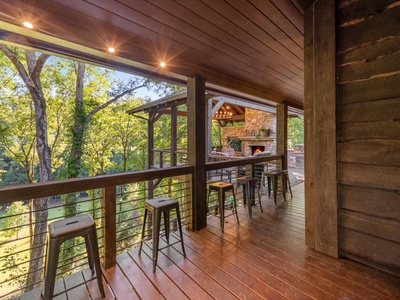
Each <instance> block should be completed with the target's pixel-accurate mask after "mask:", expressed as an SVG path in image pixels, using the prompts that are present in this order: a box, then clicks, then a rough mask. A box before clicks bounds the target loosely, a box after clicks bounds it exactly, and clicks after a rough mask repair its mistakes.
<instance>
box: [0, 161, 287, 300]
mask: <svg viewBox="0 0 400 300" xmlns="http://www.w3.org/2000/svg"><path fill="white" fill-rule="evenodd" d="M281 160H282V156H280V155H276V156H269V157H262V158H243V159H240V160H234V161H221V162H211V163H207V164H206V169H205V171H206V172H207V174H214V175H213V176H216V177H215V178H214V179H215V180H224V181H229V178H228V176H227V174H225V173H223V174H222V178H221V173H218V171H219V170H224V169H230V168H234V169H235V170H237V171H235V172H234V174H232V175H231V178H230V180H232V181H234V180H235V178H236V177H237V176H239V175H244V174H254V172H256V173H257V171H254V170H256V166H257V164H260V163H269V162H271V161H281ZM194 170H195V169H194V167H193V166H190V165H189V166H187V165H186V166H177V167H171V168H163V169H152V170H145V171H137V172H128V173H120V174H112V175H102V176H96V177H86V178H74V179H66V180H58V181H50V182H44V183H37V184H27V185H19V186H10V187H4V188H1V189H0V205H2V206H4V207H7V209H4V210H2V211H1V215H0V299H9V298H12V297H14V296H15V295H18V294H20V293H25V292H27V291H29V290H30V289H33V288H36V287H38V286H40V285H41V280H42V279H43V270H44V269H43V266H44V265H43V261H44V253H45V252H44V251H42V252H39V253H41V254H40V256H39V257H34V258H31V253H32V251H33V250H35V249H39V248H43V249H44V248H45V242H44V243H42V244H38V245H33V244H32V241H33V238H34V237H35V234H34V232H35V230H34V227H35V226H43V224H42V222H38V221H37V220H35V217H34V216H35V214H37V213H43V212H47V214H48V217H47V222H46V226H45V227H46V229H47V223H49V222H52V221H55V220H58V219H60V218H65V217H68V215H69V214H71V212H72V215H73V214H78V215H79V214H90V215H92V216H93V218H94V220H95V221H96V226H97V235H98V240H99V252H100V257H101V260H102V264H103V266H104V268H105V269H108V268H111V267H112V266H114V265H115V263H116V257H117V255H118V254H120V253H123V252H126V251H128V250H130V249H132V248H134V247H136V246H137V245H138V243H139V239H140V233H141V228H142V215H143V212H144V201H145V200H146V199H148V198H150V197H151V198H154V197H159V196H169V197H172V198H174V199H176V200H178V202H179V205H180V214H181V220H182V225H183V226H187V227H189V229H190V227H191V226H192V225H193V224H192V220H193V219H194V216H192V211H193V209H192V204H193V199H192V198H193V187H195V186H196V184H197V183H196V182H193V181H192V175H193V174H194ZM243 172H244V173H243ZM150 182H151V184H149V183H150ZM197 188H199V187H197ZM204 188H205V187H204ZM46 197H47V199H48V200H47V204H48V207H47V208H46V209H45V210H46V211H35V210H34V207H35V206H34V205H33V204H34V203H35V201H41V199H44V198H46ZM11 206H14V207H12V208H10V207H11ZM11 221H12V222H11ZM170 221H171V223H172V227H173V228H174V229H173V231H174V230H176V228H177V221H176V216H175V215H174V213H173V212H171V216H170ZM150 224H151V218H149V223H148V224H146V231H145V233H146V235H145V239H149V238H151V231H150V230H151V225H150ZM162 229H163V228H162ZM40 234H41V235H43V234H46V232H42V233H40ZM44 240H45V239H44ZM33 259H35V260H41V261H42V263H41V264H40V265H39V267H38V268H37V269H36V270H29V264H30V262H31V261H32V260H33ZM85 268H87V259H86V250H85V243H84V240H83V239H79V238H78V239H76V240H74V241H72V242H71V243H67V242H65V243H64V246H63V249H62V250H61V251H60V258H59V264H58V273H57V278H61V277H64V276H68V275H69V274H72V273H74V272H77V271H78V270H80V269H85ZM32 272H39V273H40V276H39V279H38V280H36V281H29V282H28V280H27V278H28V276H29V275H31V274H32Z"/></svg>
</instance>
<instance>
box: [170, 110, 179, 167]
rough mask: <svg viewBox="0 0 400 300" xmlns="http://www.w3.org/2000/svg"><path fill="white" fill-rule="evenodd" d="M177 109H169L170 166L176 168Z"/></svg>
mask: <svg viewBox="0 0 400 300" xmlns="http://www.w3.org/2000/svg"><path fill="white" fill-rule="evenodd" d="M177 130H178V108H177V107H176V106H174V107H171V165H172V166H176V150H177V141H176V139H177Z"/></svg>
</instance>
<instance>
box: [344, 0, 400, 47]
mask: <svg viewBox="0 0 400 300" xmlns="http://www.w3.org/2000/svg"><path fill="white" fill-rule="evenodd" d="M361 2H364V3H367V2H369V1H361ZM370 2H371V1H370ZM389 2H390V1H389ZM391 2H392V3H393V2H394V1H391ZM371 3H372V5H374V6H375V8H372V11H371V12H370V14H369V15H366V16H363V17H362V20H360V22H356V23H355V24H354V25H351V26H346V27H341V28H340V34H338V51H339V52H341V51H345V50H349V49H352V48H354V47H357V46H360V45H363V44H365V43H370V42H371V41H376V40H379V39H382V38H383V37H387V36H389V37H390V36H396V35H399V34H400V22H399V21H398V16H399V15H400V6H391V7H390V8H386V7H385V4H384V3H381V1H372V2H371ZM355 5H357V7H358V8H357V9H358V10H359V11H360V12H361V10H363V9H364V6H363V4H362V3H360V1H357V2H356V4H355ZM339 22H340V21H339ZM361 33H362V34H361Z"/></svg>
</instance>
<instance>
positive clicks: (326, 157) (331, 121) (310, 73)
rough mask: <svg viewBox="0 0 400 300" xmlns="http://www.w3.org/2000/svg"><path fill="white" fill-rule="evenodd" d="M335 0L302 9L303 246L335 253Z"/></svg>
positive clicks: (326, 0)
mask: <svg viewBox="0 0 400 300" xmlns="http://www.w3.org/2000/svg"><path fill="white" fill-rule="evenodd" d="M335 15H336V11H335V1H334V0H318V1H315V2H314V4H313V5H311V6H310V7H309V8H308V9H307V10H306V11H305V30H304V32H305V35H304V48H305V49H304V52H305V61H304V62H305V72H304V83H305V86H304V87H305V91H304V120H305V123H304V125H305V126H304V130H305V164H304V169H305V202H306V244H307V246H309V247H311V248H314V249H315V250H317V251H319V252H322V253H325V254H327V255H330V256H333V257H338V255H339V241H338V208H337V207H338V196H337V184H338V182H337V159H336V147H337V144H336V143H337V140H336V45H335V36H336V33H335Z"/></svg>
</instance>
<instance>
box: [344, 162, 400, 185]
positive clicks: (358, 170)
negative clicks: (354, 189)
mask: <svg viewBox="0 0 400 300" xmlns="http://www.w3.org/2000/svg"><path fill="white" fill-rule="evenodd" d="M338 182H339V183H342V184H346V185H354V186H361V187H371V188H378V189H379V188H380V189H385V190H392V191H399V190H400V167H388V166H371V165H362V164H350V163H339V164H338Z"/></svg>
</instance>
